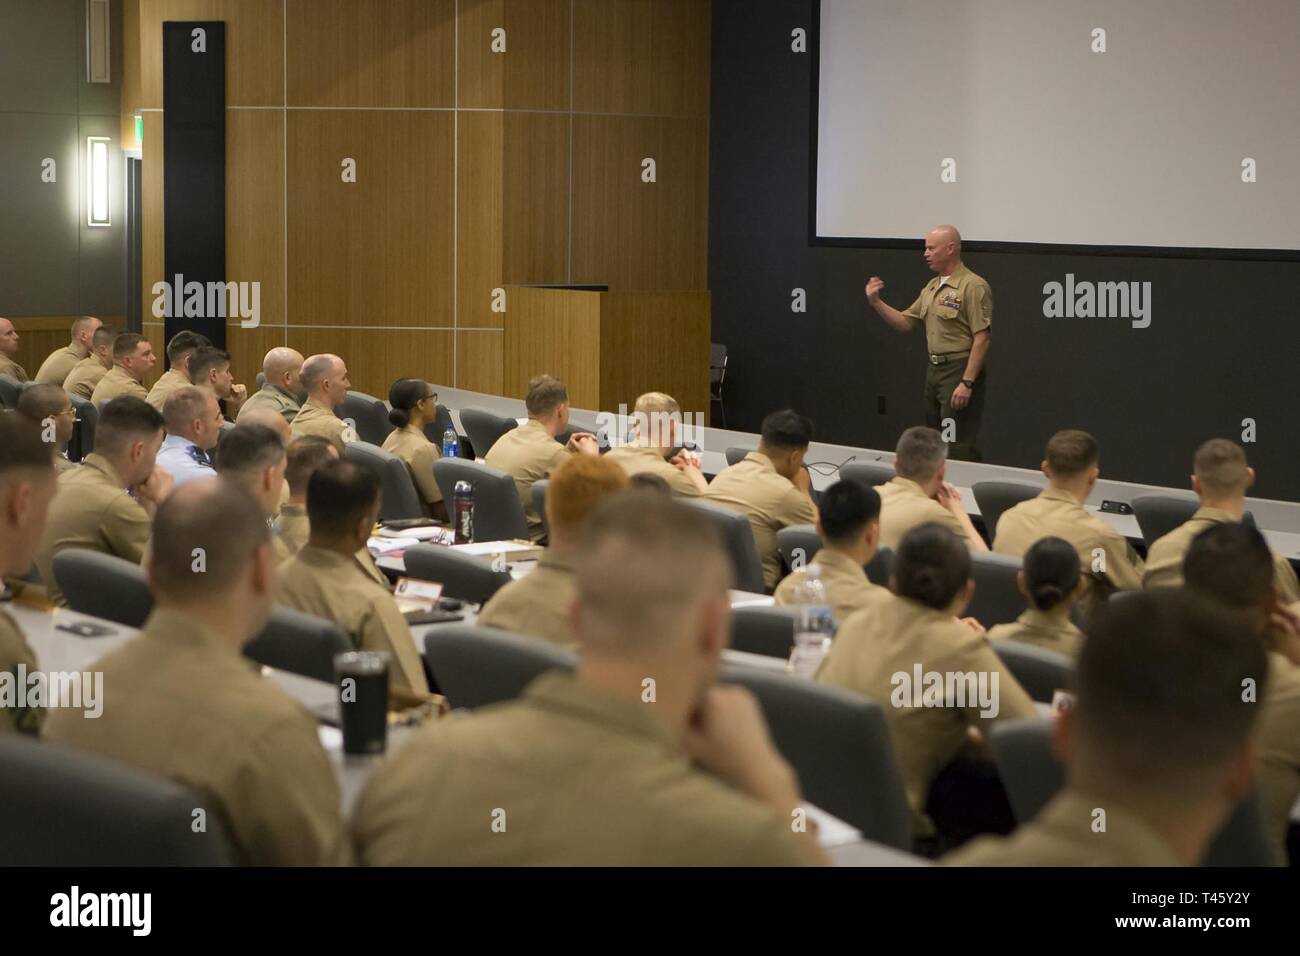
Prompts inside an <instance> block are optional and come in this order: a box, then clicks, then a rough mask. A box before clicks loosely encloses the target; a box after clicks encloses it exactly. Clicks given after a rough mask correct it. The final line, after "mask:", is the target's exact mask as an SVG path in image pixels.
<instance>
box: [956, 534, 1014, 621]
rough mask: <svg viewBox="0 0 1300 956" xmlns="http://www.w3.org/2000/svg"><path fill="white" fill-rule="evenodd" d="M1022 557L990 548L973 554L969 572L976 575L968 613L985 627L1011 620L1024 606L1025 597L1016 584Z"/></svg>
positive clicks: (972, 575) (973, 575)
mask: <svg viewBox="0 0 1300 956" xmlns="http://www.w3.org/2000/svg"><path fill="white" fill-rule="evenodd" d="M1020 568H1021V560H1020V558H1013V557H1011V556H1010V555H1006V554H993V553H992V552H991V551H976V552H973V553H972V554H971V556H970V574H971V577H972V578H974V579H975V596H974V597H973V598H971V602H970V607H969V608H967V610H966V615H967V616H969V617H973V618H975V619H976V620H977V621H979V622H980V623H981V624H983V625H984V626H985V627H992V626H993V625H994V624H1008V623H1010V622H1011V621H1014V620H1015V619H1016V618H1018V617H1019V616H1020V615H1021V614H1022V613H1024V610H1025V598H1024V595H1022V594H1021V593H1020V589H1019V588H1018V587H1017V586H1016V575H1017V574H1019V573H1020Z"/></svg>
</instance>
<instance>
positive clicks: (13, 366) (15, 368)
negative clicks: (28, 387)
mask: <svg viewBox="0 0 1300 956" xmlns="http://www.w3.org/2000/svg"><path fill="white" fill-rule="evenodd" d="M0 375H8V376H9V377H10V378H14V379H17V380H18V381H20V382H25V381H27V369H25V368H23V367H22V366H21V365H19V364H18V363H17V362H15V361H14V360H13V359H11V358H10V357H9V356H7V355H0Z"/></svg>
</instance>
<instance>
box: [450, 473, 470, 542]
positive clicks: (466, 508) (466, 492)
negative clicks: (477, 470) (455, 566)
mask: <svg viewBox="0 0 1300 956" xmlns="http://www.w3.org/2000/svg"><path fill="white" fill-rule="evenodd" d="M452 515H453V518H454V520H455V522H456V543H457V544H470V543H472V542H473V541H474V486H473V485H471V484H470V483H469V482H468V481H458V482H456V487H455V489H454V492H453V495H452Z"/></svg>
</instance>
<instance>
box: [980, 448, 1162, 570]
mask: <svg viewBox="0 0 1300 956" xmlns="http://www.w3.org/2000/svg"><path fill="white" fill-rule="evenodd" d="M1099 460H1100V455H1099V453H1098V450H1097V441H1096V439H1094V438H1093V437H1092V436H1091V435H1089V434H1088V433H1087V432H1081V431H1079V430H1077V429H1073V428H1071V429H1066V430H1064V431H1059V432H1057V433H1056V434H1055V435H1053V436H1052V437H1051V439H1050V440H1049V441H1048V442H1047V450H1046V452H1044V455H1043V463H1042V469H1043V474H1044V475H1046V476H1047V480H1048V482H1049V483H1050V484H1049V485H1048V487H1047V488H1044V489H1043V490H1042V492H1040V493H1039V495H1038V497H1036V498H1031V499H1030V500H1029V501H1022V502H1020V504H1018V505H1015V506H1014V507H1011V508H1008V509H1007V510H1006V511H1004V512H1003V513H1002V517H1001V518H999V519H998V527H997V533H996V534H995V535H994V536H993V550H994V551H996V552H997V553H998V554H1009V555H1012V556H1014V557H1020V556H1022V555H1023V554H1024V553H1025V552H1026V551H1028V550H1029V548H1030V545H1032V544H1033V543H1034V542H1035V541H1038V540H1040V539H1042V538H1047V537H1056V538H1064V539H1065V540H1066V541H1068V542H1070V544H1072V545H1074V550H1075V551H1077V552H1079V560H1080V561H1081V562H1082V564H1083V567H1084V568H1085V569H1086V570H1089V571H1091V572H1093V573H1096V574H1104V575H1105V577H1106V579H1107V580H1108V581H1109V582H1110V584H1112V585H1113V586H1114V587H1116V588H1122V589H1130V588H1138V587H1141V586H1142V559H1141V558H1139V557H1138V556H1137V554H1136V553H1135V552H1134V551H1133V548H1132V546H1131V545H1130V544H1129V543H1128V541H1127V540H1126V539H1125V538H1124V536H1123V535H1122V534H1120V533H1119V532H1118V531H1116V530H1115V529H1114V528H1112V527H1111V526H1110V525H1108V524H1106V522H1104V521H1102V520H1101V519H1100V518H1098V517H1096V516H1095V515H1092V514H1089V513H1088V511H1087V510H1086V509H1085V508H1084V507H1083V503H1084V502H1085V501H1087V500H1088V496H1089V495H1090V494H1092V489H1093V487H1094V486H1095V485H1096V484H1097V477H1098V476H1099V475H1100V474H1101V469H1100V468H1099V467H1098V461H1099Z"/></svg>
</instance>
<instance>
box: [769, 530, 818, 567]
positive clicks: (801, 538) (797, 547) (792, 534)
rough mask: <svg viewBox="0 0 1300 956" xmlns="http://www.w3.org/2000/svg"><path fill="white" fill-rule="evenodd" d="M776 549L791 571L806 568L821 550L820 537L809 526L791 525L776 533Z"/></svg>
mask: <svg viewBox="0 0 1300 956" xmlns="http://www.w3.org/2000/svg"><path fill="white" fill-rule="evenodd" d="M776 548H777V550H778V551H780V552H781V560H782V561H784V562H785V566H786V567H787V568H789V569H790V570H791V571H797V570H798V569H800V568H803V567H807V566H808V564H809V562H811V561H812V559H813V558H814V557H815V556H816V555H817V552H818V551H820V550H821V549H822V539H821V535H819V534H818V533H817V529H816V528H814V527H813V526H812V525H810V524H792V525H790V526H789V527H788V528H782V529H781V530H780V531H778V532H777V533H776Z"/></svg>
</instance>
